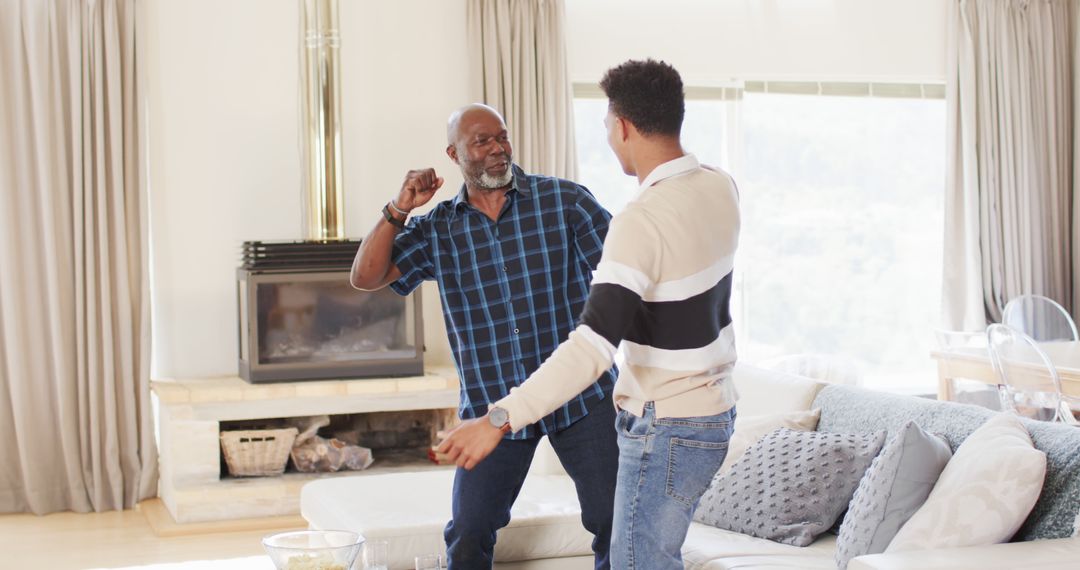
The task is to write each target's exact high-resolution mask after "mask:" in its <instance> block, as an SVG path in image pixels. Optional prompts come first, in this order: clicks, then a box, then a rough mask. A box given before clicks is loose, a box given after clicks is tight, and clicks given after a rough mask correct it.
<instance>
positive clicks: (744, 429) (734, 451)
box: [719, 409, 821, 473]
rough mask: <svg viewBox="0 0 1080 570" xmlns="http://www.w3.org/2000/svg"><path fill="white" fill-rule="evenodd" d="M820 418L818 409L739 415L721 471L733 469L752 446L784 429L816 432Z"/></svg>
mask: <svg viewBox="0 0 1080 570" xmlns="http://www.w3.org/2000/svg"><path fill="white" fill-rule="evenodd" d="M820 417H821V410H817V409H814V410H805V411H798V412H783V413H779V414H768V415H764V416H747V415H743V414H739V415H738V416H737V417H736V418H735V432H734V433H733V434H732V435H731V441H730V442H728V449H727V455H726V456H724V463H723V465H721V466H720V470H719V471H720V472H721V473H723V472H726V471H727V470H728V469H731V466H732V465H734V464H735V462H736V461H738V460H739V458H741V457H742V456H743V454H744V453H746V450H747V449H749V448H750V446H751V445H754V444H755V443H757V442H759V441H761V438H763V437H765V436H767V435H769V434H770V433H772V432H774V431H776V430H778V429H780V428H782V427H783V428H788V429H793V430H796V431H814V429H815V428H817V423H818V418H820Z"/></svg>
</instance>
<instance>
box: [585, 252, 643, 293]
mask: <svg viewBox="0 0 1080 570" xmlns="http://www.w3.org/2000/svg"><path fill="white" fill-rule="evenodd" d="M600 283H611V284H613V285H620V286H622V287H626V288H627V289H629V290H631V291H633V292H634V293H637V294H638V295H639V296H640V295H644V294H645V291H647V290H648V289H649V286H650V285H651V284H652V283H651V281H650V279H649V276H648V275H645V274H644V273H642V272H641V271H639V270H637V269H634V268H633V267H630V266H629V265H623V264H622V263H619V262H617V261H611V260H605V259H601V260H600V264H599V265H598V266H597V267H596V271H593V279H592V284H593V285H597V284H600Z"/></svg>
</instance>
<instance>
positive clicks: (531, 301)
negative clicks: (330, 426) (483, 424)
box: [352, 104, 618, 570]
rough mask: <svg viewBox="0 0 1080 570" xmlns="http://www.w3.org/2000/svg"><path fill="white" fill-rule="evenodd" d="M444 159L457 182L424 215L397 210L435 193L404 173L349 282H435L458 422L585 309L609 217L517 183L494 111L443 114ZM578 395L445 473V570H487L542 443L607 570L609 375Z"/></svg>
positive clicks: (528, 366)
mask: <svg viewBox="0 0 1080 570" xmlns="http://www.w3.org/2000/svg"><path fill="white" fill-rule="evenodd" d="M447 139H448V146H447V147H446V154H447V155H448V156H449V157H450V160H452V161H454V163H456V164H457V165H458V166H459V167H460V168H461V173H462V175H463V177H464V179H465V184H464V186H463V187H462V188H461V191H460V192H459V193H458V194H457V195H456V196H455V197H454V198H452V199H449V200H445V201H443V202H440V203H439V204H438V205H436V206H435V208H433V209H432V210H431V211H430V212H428V213H427V214H424V215H422V216H417V217H413V218H412V219H409V220H408V223H407V224H406V219H407V218H408V217H409V213H410V212H411V211H412V210H413V209H415V208H417V207H419V206H422V205H424V204H426V203H427V202H428V201H430V200H431V199H432V197H433V196H434V195H435V193H436V191H437V190H438V189H439V188H440V187H441V186H442V185H443V179H442V178H441V177H439V176H438V175H437V174H436V173H435V170H434V169H432V168H427V169H423V170H412V171H410V172H409V173H408V175H407V176H406V177H405V182H404V183H403V184H402V186H401V190H400V191H399V192H398V194H397V197H396V198H394V199H393V200H391V201H389V202H388V203H387V204H386V206H385V207H384V208H383V211H382V217H381V218H380V220H379V222H378V223H377V224H376V225H375V228H374V229H372V231H371V233H370V234H369V235H368V236H367V238H366V239H365V240H364V241H363V243H362V244H361V246H360V249H359V251H358V252H357V255H356V260H355V261H354V263H353V269H352V284H353V286H354V287H357V288H359V289H365V290H374V289H380V288H382V287H384V286H386V285H390V286H391V288H392V289H393V290H394V291H396V292H397V293H399V294H402V295H405V294H408V293H409V292H410V291H412V290H414V289H415V288H416V287H418V286H419V285H420V283H421V282H423V281H426V280H431V281H436V282H437V283H438V284H439V292H440V294H441V296H442V306H443V315H444V317H445V320H446V328H447V332H448V333H449V338H450V346H451V349H452V350H453V353H454V358H455V360H456V361H457V366H458V371H459V373H460V376H461V404H460V407H459V414H460V416H461V417H462V418H463V419H469V418H478V417H483V416H485V414H487V413H488V407H489V405H490V404H491V403H492V402H494V401H496V400H499V399H501V398H504V397H506V396H507V395H508V394H509V393H510V389H511V388H513V387H516V386H518V385H520V384H521V383H522V382H524V381H525V379H526V378H528V377H529V375H530V374H532V373H533V372H535V371H536V369H537V368H539V366H540V364H541V363H542V362H543V361H544V360H545V359H546V358H547V357H548V356H549V355H550V354H551V353H552V351H553V350H554V349H555V347H557V346H558V345H559V342H560V341H562V340H563V339H565V338H566V336H567V335H568V334H570V332H571V331H572V330H574V327H575V325H576V320H577V318H578V316H579V315H580V314H581V312H582V310H584V308H585V299H586V297H587V296H588V288H589V282H590V280H591V278H592V272H593V270H594V269H596V266H597V264H598V263H599V261H600V252H601V249H602V246H603V242H604V236H605V235H606V233H607V228H608V222H609V220H610V218H611V216H610V214H608V212H607V211H605V210H604V209H603V208H602V207H600V205H599V204H598V203H597V202H596V199H595V198H593V196H592V194H590V193H589V191H588V190H586V189H585V188H584V187H582V186H580V185H578V184H575V183H573V182H570V181H567V180H560V179H557V178H550V177H545V176H534V175H529V174H526V173H525V172H524V171H522V170H521V168H519V167H518V166H516V165H514V164H513V160H512V158H513V155H512V150H511V147H510V140H509V136H508V134H507V129H506V124H505V122H504V121H503V119H502V117H501V116H500V115H499V113H498V112H497V111H495V110H494V109H492V108H491V107H488V106H485V105H479V104H475V105H469V106H467V107H464V108H463V109H461V110H459V111H457V112H455V113H454V114H453V115H451V117H450V121H449V123H448V127H447ZM598 374H599V378H596V376H595V375H594V379H593V381H592V382H591V383H588V385H587V386H585V387H584V391H582V390H580V389H578V390H577V392H576V395H574V396H573V397H571V398H570V399H569V401H567V402H566V403H565V405H562V406H559V407H558V409H556V410H554V412H553V413H550V414H547V415H544V416H543V417H541V418H539V419H538V420H537V421H536V422H534V423H531V424H530V425H527V426H519V428H520V429H518V430H517V431H515V432H514V433H513V434H510V433H509V429H508V423H507V422H506V421H505V420H502V421H499V419H498V413H495V414H491V415H490V417H491V418H492V420H491V421H492V422H493V425H494V423H498V425H497V426H495V427H498V428H499V429H502V430H503V434H504V438H505V441H504V444H503V445H500V446H499V448H498V449H497V450H496V451H495V452H494V453H493V454H492V455H491V456H490V457H489V458H488V460H487V461H485V462H484V464H483V465H482V466H481V467H477V468H474V469H471V470H466V469H461V468H459V469H458V470H457V473H456V474H455V478H454V495H453V518H452V519H451V521H450V522H449V524H447V526H446V531H445V537H446V545H447V555H448V559H449V563H450V568H451V569H452V570H458V569H472V568H484V569H487V568H491V564H492V553H493V551H494V548H495V533H496V531H497V530H498V529H500V528H502V527H503V526H506V524H507V523H508V522H509V521H510V507H511V506H512V505H513V502H514V500H515V498H516V497H517V495H518V492H519V491H520V490H521V485H522V483H523V482H524V480H525V475H526V473H527V472H528V469H529V465H530V463H531V462H532V457H533V454H534V452H535V450H536V445H537V443H538V442H539V438H540V437H541V436H543V435H547V436H548V438H549V440H550V442H551V444H552V447H553V448H554V449H555V452H556V453H557V454H558V455H559V459H560V460H561V461H562V464H563V466H564V467H565V469H566V471H567V473H568V474H569V475H570V477H572V478H573V479H574V483H575V485H576V487H577V492H578V499H579V500H580V502H581V512H582V515H581V518H582V522H583V524H584V525H585V528H586V529H588V530H589V531H590V532H591V533H593V535H595V538H594V540H593V544H592V547H593V551H594V553H595V558H596V568H609V563H608V546H609V542H610V539H611V523H612V508H613V503H614V493H615V482H616V473H617V472H618V445H617V443H616V437H615V431H614V417H615V416H614V405H613V404H612V400H611V393H612V388H613V386H614V380H615V370H614V368H612V367H605V369H604V370H601V371H598Z"/></svg>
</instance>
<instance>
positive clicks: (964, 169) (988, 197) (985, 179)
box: [943, 0, 1075, 330]
mask: <svg viewBox="0 0 1080 570" xmlns="http://www.w3.org/2000/svg"><path fill="white" fill-rule="evenodd" d="M1072 1H1073V0H953V1H952V3H951V6H950V20H949V22H950V23H949V25H950V33H949V63H948V65H949V78H948V83H947V86H946V91H947V99H948V109H949V116H948V136H949V143H948V149H949V164H948V175H947V181H946V200H945V220H946V229H945V232H946V235H945V244H946V245H945V248H946V249H945V267H944V291H943V309H944V324H945V326H946V327H948V328H951V329H956V330H982V329H983V328H985V327H986V324H987V322H994V321H998V320H1000V318H1001V310H1002V309H1003V308H1004V306H1005V304H1006V303H1007V302H1008V301H1009V300H1010V299H1012V298H1013V297H1016V296H1018V295H1021V294H1027V293H1033V294H1039V295H1045V296H1047V297H1050V298H1052V299H1055V300H1057V301H1058V302H1061V303H1062V304H1064V305H1066V306H1071V305H1072V303H1073V295H1074V292H1075V291H1074V285H1073V283H1074V280H1073V271H1074V264H1073V255H1074V253H1073V249H1074V247H1073V243H1072V238H1073V235H1074V232H1075V229H1074V226H1073V216H1072V209H1073V205H1074V204H1073V195H1072V187H1073V183H1072V176H1073V175H1072V172H1073V146H1072V145H1073V133H1072V129H1073V127H1072V125H1073V105H1074V101H1073V99H1074V95H1073V66H1074V64H1073V47H1072V41H1073V40H1072V36H1073V32H1074V27H1073V19H1072V15H1073V8H1072Z"/></svg>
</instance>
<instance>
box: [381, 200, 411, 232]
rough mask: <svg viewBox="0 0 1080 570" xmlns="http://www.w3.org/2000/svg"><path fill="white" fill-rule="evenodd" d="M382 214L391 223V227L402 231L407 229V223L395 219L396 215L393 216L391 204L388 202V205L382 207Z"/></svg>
mask: <svg viewBox="0 0 1080 570" xmlns="http://www.w3.org/2000/svg"><path fill="white" fill-rule="evenodd" d="M382 214H383V217H385V218H386V221H387V222H389V223H390V225H391V226H394V227H395V228H398V229H402V230H403V229H405V222H403V221H402V220H399V219H397V218H396V217H394V214H392V213H391V212H390V203H389V202H387V204H386V205H385V206H383V207H382Z"/></svg>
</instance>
